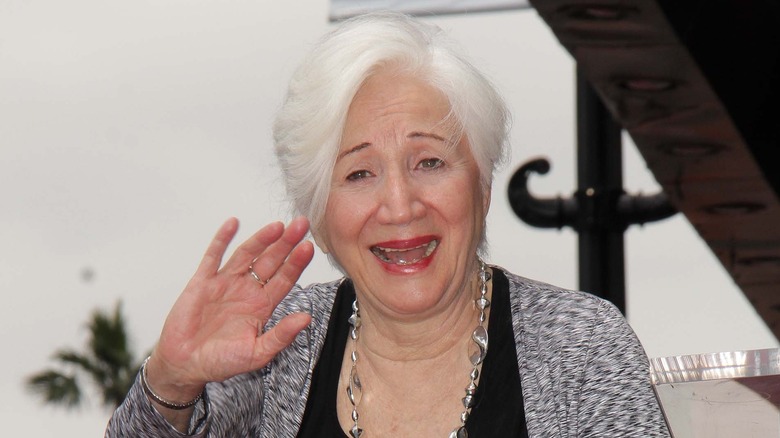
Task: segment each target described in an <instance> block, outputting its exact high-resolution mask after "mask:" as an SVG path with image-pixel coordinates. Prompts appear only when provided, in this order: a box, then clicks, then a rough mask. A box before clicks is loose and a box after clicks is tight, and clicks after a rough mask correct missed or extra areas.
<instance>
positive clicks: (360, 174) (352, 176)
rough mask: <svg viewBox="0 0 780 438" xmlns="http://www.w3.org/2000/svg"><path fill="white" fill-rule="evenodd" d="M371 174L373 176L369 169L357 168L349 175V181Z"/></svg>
mask: <svg viewBox="0 0 780 438" xmlns="http://www.w3.org/2000/svg"><path fill="white" fill-rule="evenodd" d="M369 176H371V172H369V171H367V170H357V171H355V172H352V173H350V174H349V175H347V181H358V180H361V179H363V178H368V177H369Z"/></svg>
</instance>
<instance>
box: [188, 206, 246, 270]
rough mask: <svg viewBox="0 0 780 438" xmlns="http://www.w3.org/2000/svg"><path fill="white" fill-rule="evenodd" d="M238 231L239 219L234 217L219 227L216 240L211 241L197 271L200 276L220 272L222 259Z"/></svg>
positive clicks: (215, 236)
mask: <svg viewBox="0 0 780 438" xmlns="http://www.w3.org/2000/svg"><path fill="white" fill-rule="evenodd" d="M236 231H238V219H236V218H234V217H232V218H230V219H228V220H226V221H225V222H224V223H223V224H222V226H220V227H219V230H217V233H216V234H215V235H214V238H212V239H211V242H210V243H209V246H208V248H206V252H205V253H204V254H203V258H202V259H201V262H200V265H199V266H198V269H197V271H196V275H198V274H201V275H203V274H206V275H208V274H213V273H215V272H217V270H219V266H220V265H221V264H222V257H223V256H224V255H225V250H226V249H227V247H228V245H230V242H231V241H232V240H233V237H235V235H236Z"/></svg>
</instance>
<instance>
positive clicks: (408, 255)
mask: <svg viewBox="0 0 780 438" xmlns="http://www.w3.org/2000/svg"><path fill="white" fill-rule="evenodd" d="M438 244H439V241H438V240H432V241H430V242H429V243H426V244H424V245H420V246H417V247H414V248H409V249H393V248H382V247H381V246H374V247H372V248H371V252H372V253H374V255H375V256H377V257H378V258H379V260H382V261H383V262H385V263H393V264H396V265H402V266H405V265H412V264H414V263H417V262H419V261H420V260H422V259H424V258H426V257H428V256H430V255H431V254H433V251H434V250H435V249H436V246H437V245H438Z"/></svg>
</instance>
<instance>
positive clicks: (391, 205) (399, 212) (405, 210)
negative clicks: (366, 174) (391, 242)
mask: <svg viewBox="0 0 780 438" xmlns="http://www.w3.org/2000/svg"><path fill="white" fill-rule="evenodd" d="M380 190H381V192H382V193H379V194H378V196H379V203H380V205H379V210H378V212H377V216H378V219H379V221H380V222H381V223H386V224H394V225H404V224H407V223H410V222H412V221H413V220H415V219H417V218H419V217H420V216H421V215H422V214H424V211H425V206H424V204H423V202H422V200H421V199H420V190H419V187H417V186H416V185H415V184H414V181H413V180H412V179H411V178H410V177H409V175H386V176H385V181H384V184H382V187H381V189H380Z"/></svg>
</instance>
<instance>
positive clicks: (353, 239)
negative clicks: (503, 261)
mask: <svg viewBox="0 0 780 438" xmlns="http://www.w3.org/2000/svg"><path fill="white" fill-rule="evenodd" d="M449 111H450V107H449V104H448V102H447V99H446V98H445V97H444V96H443V95H442V94H441V93H440V92H438V91H437V90H435V89H434V88H432V87H430V86H429V85H427V84H425V83H424V82H422V81H420V80H418V79H415V78H413V77H410V76H403V75H392V74H389V73H379V74H377V75H374V76H372V77H371V78H370V79H368V80H367V81H366V82H365V83H364V84H363V86H362V87H361V88H360V90H359V91H358V93H357V94H356V95H355V98H354V100H353V101H352V104H351V105H350V108H349V112H348V114H347V120H346V124H345V126H344V132H343V136H342V142H341V144H340V148H339V154H338V158H337V160H336V164H335V167H334V170H333V177H332V181H331V183H332V186H331V191H330V195H329V197H328V203H327V207H326V211H325V218H324V221H323V225H322V226H321V227H320V229H319V230H318V232H317V233H316V238H317V241H318V244H319V245H320V246H321V247H322V249H323V250H325V251H326V252H329V253H330V254H331V255H332V256H333V257H334V258H335V259H336V261H337V262H338V263H339V264H340V265H341V266H342V267H343V268H344V270H345V271H346V272H347V275H348V276H349V277H350V278H352V280H353V282H354V284H355V287H356V290H357V292H358V294H359V296H360V299H361V303H362V304H363V306H365V305H366V304H368V305H370V306H371V307H374V308H378V309H381V310H382V311H384V312H388V313H389V314H392V315H395V316H397V317H403V316H412V315H421V314H425V313H429V312H435V311H436V310H437V309H438V310H440V311H444V310H446V309H447V307H448V305H449V304H451V303H452V302H453V301H454V300H457V299H459V298H460V299H463V297H462V295H463V294H461V293H460V292H461V291H462V290H463V288H464V285H466V284H467V283H469V280H470V279H472V278H473V274H474V273H475V272H476V250H477V246H478V244H479V242H480V239H481V236H482V233H483V228H484V219H485V215H486V214H487V210H488V206H489V204H490V193H489V190H485V189H484V188H483V187H482V185H481V183H480V175H479V170H478V168H477V164H476V162H475V161H474V158H473V156H472V154H471V151H470V149H469V145H468V141H467V140H466V137H465V136H462V138H461V139H460V140H459V142H458V143H457V144H453V141H456V140H453V138H454V137H455V136H454V133H455V130H454V129H453V127H452V123H446V122H445V120H446V117H447V115H448V113H449ZM467 293H469V294H470V291H469V292H467ZM469 299H470V295H469Z"/></svg>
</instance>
